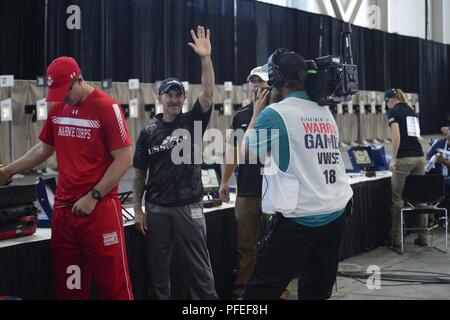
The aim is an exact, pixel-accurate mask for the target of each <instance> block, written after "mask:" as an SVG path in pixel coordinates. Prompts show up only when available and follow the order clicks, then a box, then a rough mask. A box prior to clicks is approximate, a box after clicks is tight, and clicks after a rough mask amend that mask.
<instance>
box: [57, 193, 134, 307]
mask: <svg viewBox="0 0 450 320" xmlns="http://www.w3.org/2000/svg"><path fill="white" fill-rule="evenodd" d="M71 210H72V208H71V207H64V208H55V209H54V212H53V216H52V238H51V249H52V261H53V281H54V286H55V292H56V298H57V299H61V300H66V299H75V300H81V299H89V298H90V292H91V283H92V281H95V284H96V287H97V289H98V294H99V298H100V299H121V300H132V299H133V292H132V289H131V282H130V276H129V273H128V264H127V253H126V247H125V237H124V230H123V220H122V212H121V210H122V209H121V205H120V201H119V200H118V199H117V198H104V199H102V200H101V201H100V202H99V203H97V206H96V208H95V210H94V211H93V212H92V213H91V214H90V215H89V216H84V217H80V216H75V215H74V214H73V213H72V212H71Z"/></svg>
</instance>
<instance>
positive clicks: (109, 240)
mask: <svg viewBox="0 0 450 320" xmlns="http://www.w3.org/2000/svg"><path fill="white" fill-rule="evenodd" d="M117 243H119V237H117V232H111V233H105V234H104V235H103V244H104V245H105V247H108V246H112V245H114V244H117Z"/></svg>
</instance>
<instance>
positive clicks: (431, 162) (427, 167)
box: [425, 154, 437, 173]
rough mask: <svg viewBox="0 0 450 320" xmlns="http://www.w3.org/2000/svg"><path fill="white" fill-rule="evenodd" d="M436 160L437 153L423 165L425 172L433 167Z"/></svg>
mask: <svg viewBox="0 0 450 320" xmlns="http://www.w3.org/2000/svg"><path fill="white" fill-rule="evenodd" d="M436 161H437V154H435V155H434V156H432V157H431V159H430V160H429V161H428V162H427V165H426V167H425V172H426V173H428V172H430V171H431V169H433V168H434V165H435V164H436Z"/></svg>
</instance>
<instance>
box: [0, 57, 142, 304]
mask: <svg viewBox="0 0 450 320" xmlns="http://www.w3.org/2000/svg"><path fill="white" fill-rule="evenodd" d="M47 83H48V93H47V97H46V100H47V101H51V102H54V104H53V106H52V108H51V110H50V112H49V116H48V119H47V122H46V123H45V125H44V127H43V129H42V131H41V133H40V135H39V139H40V140H41V141H40V143H38V144H37V145H36V146H34V147H33V148H32V149H31V150H29V151H28V152H27V153H26V154H25V155H24V156H22V157H21V158H20V159H18V160H16V161H14V162H12V163H11V164H9V165H8V166H6V167H2V168H0V184H1V183H3V184H4V183H7V182H9V181H11V178H12V176H13V175H14V174H16V173H19V172H23V171H26V170H29V169H32V168H34V167H36V166H37V165H39V164H40V163H42V162H44V161H45V160H47V159H48V158H49V157H50V156H52V155H53V153H54V152H55V151H56V158H57V162H58V172H59V174H58V188H57V191H56V197H55V204H54V212H53V216H52V238H51V251H52V260H53V277H54V279H53V280H54V286H55V292H56V297H57V298H58V299H88V298H89V295H90V291H91V290H90V289H91V282H92V280H94V281H95V283H96V286H97V288H98V294H99V298H100V299H127V300H131V299H133V293H132V289H131V283H130V277H129V273H128V265H127V256H126V248H125V237H124V232H123V220H122V212H121V205H120V201H119V199H118V196H117V184H118V182H119V181H120V179H121V178H122V176H123V175H124V174H125V172H126V171H127V170H128V168H129V167H130V166H131V163H132V149H131V140H130V137H129V135H128V127H127V124H126V122H125V118H124V116H123V112H122V110H121V107H120V105H119V104H118V102H117V101H116V100H114V99H113V98H111V97H110V96H108V95H107V94H105V93H103V92H102V91H100V90H98V89H97V88H94V87H92V86H91V85H89V84H88V83H87V82H86V81H85V80H84V79H83V77H82V75H81V72H80V68H79V67H78V64H77V62H76V61H75V59H73V58H70V57H59V58H57V59H55V60H54V61H53V62H52V63H51V64H50V65H49V67H48V69H47Z"/></svg>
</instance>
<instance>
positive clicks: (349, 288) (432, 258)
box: [289, 230, 450, 300]
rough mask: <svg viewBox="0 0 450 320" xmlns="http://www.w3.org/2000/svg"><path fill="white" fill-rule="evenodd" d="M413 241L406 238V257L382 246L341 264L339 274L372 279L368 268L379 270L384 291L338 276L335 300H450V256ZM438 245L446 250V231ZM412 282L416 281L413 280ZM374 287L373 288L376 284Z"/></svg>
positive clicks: (438, 234)
mask: <svg viewBox="0 0 450 320" xmlns="http://www.w3.org/2000/svg"><path fill="white" fill-rule="evenodd" d="M413 241H414V235H409V236H408V237H407V238H406V241H405V251H404V253H403V255H400V254H398V253H397V252H395V251H393V250H391V249H390V248H387V247H381V248H378V249H377V250H374V251H372V252H369V253H366V254H362V255H359V256H356V257H352V258H349V259H346V260H344V261H342V262H341V263H340V264H339V272H362V273H363V274H366V275H367V276H371V275H373V273H372V272H367V268H368V267H369V266H377V267H379V269H380V276H381V278H380V280H381V282H380V289H376V288H372V289H369V287H368V285H367V279H362V278H358V279H354V278H350V277H338V278H337V281H336V283H337V289H336V287H335V288H334V290H333V296H332V297H331V300H450V255H449V254H444V253H442V252H441V251H438V250H436V249H435V248H432V247H431V246H429V247H418V246H416V245H414V244H413ZM434 245H435V246H436V247H437V248H439V249H444V247H445V246H444V232H443V231H439V230H437V231H436V235H435V238H434ZM424 272H425V273H424ZM383 275H384V276H388V275H395V276H405V277H414V279H417V281H419V278H420V277H421V278H422V280H424V277H430V276H434V278H435V279H436V281H440V280H442V283H439V284H428V283H420V282H402V281H396V282H394V281H386V280H384V279H383ZM416 277H419V278H416ZM425 279H426V278H425ZM408 281H415V280H411V278H409V279H408ZM296 282H297V280H294V281H293V283H291V285H290V286H291V288H293V289H294V290H292V292H291V295H290V296H289V300H296V299H297V292H296ZM426 282H428V281H426ZM444 282H447V283H444ZM370 284H372V285H373V282H370Z"/></svg>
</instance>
